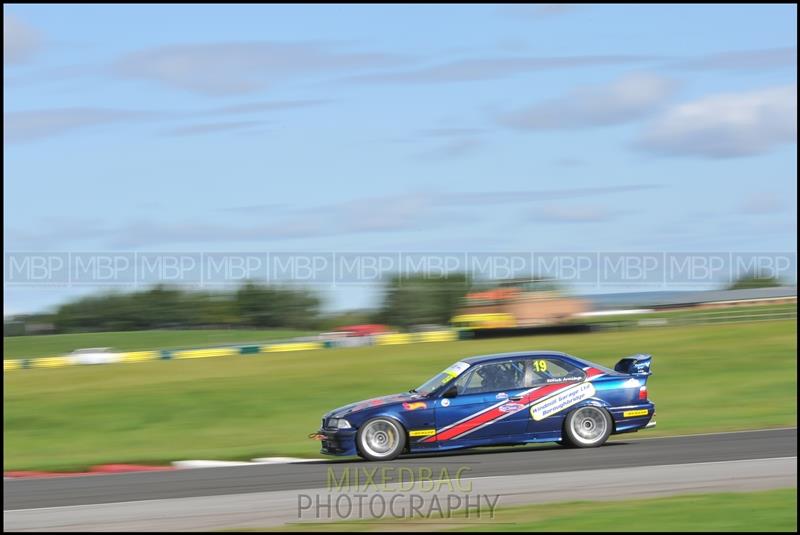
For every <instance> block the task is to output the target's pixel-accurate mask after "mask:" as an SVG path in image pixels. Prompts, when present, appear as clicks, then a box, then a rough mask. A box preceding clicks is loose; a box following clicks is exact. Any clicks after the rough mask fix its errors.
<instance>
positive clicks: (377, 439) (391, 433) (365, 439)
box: [356, 417, 406, 461]
mask: <svg viewBox="0 0 800 535" xmlns="http://www.w3.org/2000/svg"><path fill="white" fill-rule="evenodd" d="M356 442H357V444H358V453H359V455H361V457H364V458H365V459H368V460H370V461H390V460H392V459H394V458H395V457H397V456H398V455H400V454H401V453H402V452H403V448H404V447H405V445H406V432H405V429H403V427H402V426H401V425H400V424H399V423H397V422H395V421H394V420H392V419H390V418H382V417H378V418H373V419H372V420H369V421H367V422H366V423H365V424H364V425H362V426H361V429H359V430H358V434H357V436H356Z"/></svg>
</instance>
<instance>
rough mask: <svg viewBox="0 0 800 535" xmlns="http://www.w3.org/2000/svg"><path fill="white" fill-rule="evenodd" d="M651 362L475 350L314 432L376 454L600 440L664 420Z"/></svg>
mask: <svg viewBox="0 0 800 535" xmlns="http://www.w3.org/2000/svg"><path fill="white" fill-rule="evenodd" d="M651 360H652V357H651V356H650V355H643V354H640V355H634V356H631V357H625V358H623V359H622V360H620V361H619V362H618V363H617V364H616V366H614V369H613V370H610V369H608V368H605V367H603V366H600V365H598V364H595V363H592V362H589V361H586V360H583V359H580V358H578V357H573V356H572V355H567V354H565V353H559V352H555V351H533V352H521V353H502V354H497V355H485V356H479V357H471V358H467V359H463V360H460V361H458V362H456V363H455V364H453V365H452V366H450V367H449V368H447V369H446V370H444V371H443V372H441V373H440V374H438V375H436V376H435V377H433V378H431V379H430V380H428V381H427V382H425V383H424V384H423V385H422V386H419V387H417V388H415V389H412V390H410V391H408V392H406V393H403V394H395V395H391V396H385V397H380V398H375V399H370V400H366V401H361V402H358V403H352V404H350V405H346V406H344V407H341V408H338V409H335V410H332V411H330V412H329V413H327V414H326V415H325V416H324V417H323V419H322V428H321V429H320V430H319V431H317V432H316V433H312V434H311V435H310V437H311V438H315V439H317V440H321V441H322V453H325V454H328V455H359V456H361V457H363V458H365V459H368V460H371V461H385V460H390V459H394V458H395V457H397V456H398V455H400V454H401V453H422V452H435V451H443V450H451V449H458V448H472V447H476V446H498V445H511V444H525V443H529V442H558V443H559V444H563V445H567V446H575V447H580V448H590V447H595V446H600V445H602V444H603V443H605V441H606V440H607V439H608V437H609V436H610V435H612V434H618V433H630V432H633V431H638V430H640V429H644V428H649V427H654V426H655V405H654V404H653V403H652V402H651V401H650V400H649V399H648V397H647V378H648V377H649V376H650V374H651V372H650V363H651Z"/></svg>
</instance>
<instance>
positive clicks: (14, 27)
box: [3, 13, 42, 65]
mask: <svg viewBox="0 0 800 535" xmlns="http://www.w3.org/2000/svg"><path fill="white" fill-rule="evenodd" d="M41 44H42V43H41V36H40V34H39V32H38V31H37V30H36V29H34V28H32V27H31V26H29V25H27V24H25V23H24V22H22V21H21V20H19V19H18V18H17V17H15V16H14V15H10V14H8V13H3V65H8V64H15V63H24V62H26V61H28V60H29V59H30V58H31V56H33V55H34V54H35V53H36V52H37V51H38V50H39V48H40V47H41Z"/></svg>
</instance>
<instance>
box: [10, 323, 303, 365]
mask: <svg viewBox="0 0 800 535" xmlns="http://www.w3.org/2000/svg"><path fill="white" fill-rule="evenodd" d="M309 334H316V333H314V332H310V331H294V330H243V329H218V330H200V329H197V330H187V331H171V330H169V331H168V330H164V331H131V332H114V333H80V334H46V335H39V336H10V337H9V336H7V337H4V338H3V358H4V359H16V358H31V357H51V356H54V355H59V354H63V353H68V352H70V351H74V350H75V349H80V348H84V347H110V348H112V349H116V350H119V351H139V350H147V349H172V348H179V347H203V346H212V345H215V344H239V343H251V342H253V343H256V342H268V341H270V340H279V339H285V338H293V337H295V336H305V335H309Z"/></svg>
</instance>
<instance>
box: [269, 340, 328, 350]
mask: <svg viewBox="0 0 800 535" xmlns="http://www.w3.org/2000/svg"><path fill="white" fill-rule="evenodd" d="M322 347H323V345H322V342H296V343H287V344H273V345H270V346H264V347H262V348H261V352H262V353H277V352H280V351H307V350H310V349H322Z"/></svg>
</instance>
